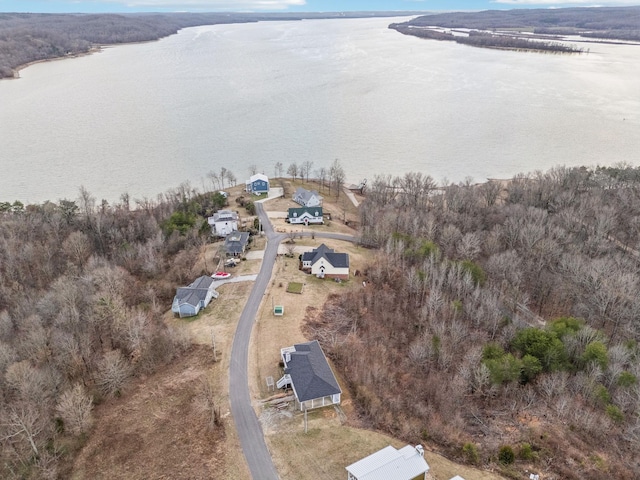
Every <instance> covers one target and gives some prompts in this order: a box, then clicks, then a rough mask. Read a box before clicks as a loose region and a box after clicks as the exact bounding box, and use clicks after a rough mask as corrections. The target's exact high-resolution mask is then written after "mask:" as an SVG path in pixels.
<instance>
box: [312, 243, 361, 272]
mask: <svg viewBox="0 0 640 480" xmlns="http://www.w3.org/2000/svg"><path fill="white" fill-rule="evenodd" d="M322 257H324V258H326V259H327V261H328V262H329V263H330V264H331V265H332V266H333V267H334V268H349V255H348V254H347V253H336V252H334V251H333V249H331V248H329V247H327V246H326V245H325V244H324V243H323V244H322V245H320V246H319V247H318V248H316V249H315V250H311V251H310V252H304V253H303V254H302V261H303V262H311V264H314V263H316V262H317V261H318V260H320V258H322Z"/></svg>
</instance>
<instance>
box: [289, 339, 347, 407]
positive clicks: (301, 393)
mask: <svg viewBox="0 0 640 480" xmlns="http://www.w3.org/2000/svg"><path fill="white" fill-rule="evenodd" d="M293 347H294V348H295V349H296V350H295V352H290V355H291V357H290V360H289V361H288V362H286V368H285V373H288V374H289V375H290V376H291V383H293V387H294V389H295V391H296V395H297V397H298V401H299V402H306V401H307V400H311V399H314V398H322V397H326V396H329V395H335V394H337V393H342V390H340V387H339V386H338V381H337V380H336V377H335V376H334V375H333V372H332V371H331V367H330V366H329V363H328V362H327V358H326V357H325V356H324V352H323V351H322V348H321V347H320V344H319V343H318V341H317V340H314V341H312V342H307V343H299V344H297V345H294V346H293Z"/></svg>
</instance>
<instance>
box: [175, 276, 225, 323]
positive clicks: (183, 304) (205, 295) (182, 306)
mask: <svg viewBox="0 0 640 480" xmlns="http://www.w3.org/2000/svg"><path fill="white" fill-rule="evenodd" d="M212 298H218V292H216V291H215V290H214V288H213V279H212V278H211V277H206V276H202V277H199V278H197V279H196V280H195V282H193V283H192V284H191V285H189V286H188V287H181V288H178V289H177V290H176V296H175V297H173V304H172V305H171V311H172V312H173V313H176V314H178V315H180V318H182V317H193V316H195V315H197V314H198V312H200V310H202V309H203V308H205V307H206V306H207V305H209V302H210V301H211V299H212Z"/></svg>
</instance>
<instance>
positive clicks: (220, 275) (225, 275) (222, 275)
mask: <svg viewBox="0 0 640 480" xmlns="http://www.w3.org/2000/svg"><path fill="white" fill-rule="evenodd" d="M230 276H231V274H230V273H229V272H216V273H214V274H213V275H211V278H215V279H216V280H220V279H225V278H229V277H230Z"/></svg>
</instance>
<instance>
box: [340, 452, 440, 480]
mask: <svg viewBox="0 0 640 480" xmlns="http://www.w3.org/2000/svg"><path fill="white" fill-rule="evenodd" d="M346 468H347V473H348V476H347V480H389V479H391V478H392V479H393V480H425V479H426V478H427V472H428V471H429V465H428V464H427V462H426V460H425V459H424V449H423V448H422V445H416V446H415V447H412V446H411V445H407V446H406V447H402V448H401V449H400V450H396V449H395V448H393V447H392V446H390V445H389V446H388V447H385V448H383V449H382V450H378V451H377V452H376V453H372V454H371V455H369V456H368V457H365V458H363V459H362V460H358V461H357V462H356V463H352V464H351V465H349V466H348V467H346Z"/></svg>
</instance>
